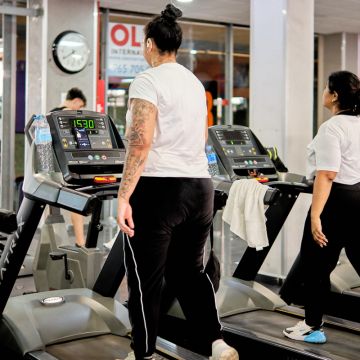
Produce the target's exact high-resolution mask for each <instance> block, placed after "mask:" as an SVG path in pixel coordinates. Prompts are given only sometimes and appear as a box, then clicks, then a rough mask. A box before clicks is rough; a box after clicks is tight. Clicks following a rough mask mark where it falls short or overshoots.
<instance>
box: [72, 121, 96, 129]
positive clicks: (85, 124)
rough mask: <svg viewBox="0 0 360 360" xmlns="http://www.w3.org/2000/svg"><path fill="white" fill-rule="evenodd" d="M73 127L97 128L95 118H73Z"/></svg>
mask: <svg viewBox="0 0 360 360" xmlns="http://www.w3.org/2000/svg"><path fill="white" fill-rule="evenodd" d="M71 125H72V127H73V128H78V129H95V128H96V124H95V120H94V119H71Z"/></svg>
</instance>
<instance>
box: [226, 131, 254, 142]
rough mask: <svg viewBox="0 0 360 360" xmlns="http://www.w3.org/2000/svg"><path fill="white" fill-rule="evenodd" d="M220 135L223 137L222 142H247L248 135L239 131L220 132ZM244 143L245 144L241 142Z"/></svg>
mask: <svg viewBox="0 0 360 360" xmlns="http://www.w3.org/2000/svg"><path fill="white" fill-rule="evenodd" d="M221 135H222V136H223V138H224V140H248V139H249V138H248V135H247V134H246V132H245V133H244V132H241V131H239V130H233V131H229V130H228V131H222V132H221ZM243 143H245V142H243Z"/></svg>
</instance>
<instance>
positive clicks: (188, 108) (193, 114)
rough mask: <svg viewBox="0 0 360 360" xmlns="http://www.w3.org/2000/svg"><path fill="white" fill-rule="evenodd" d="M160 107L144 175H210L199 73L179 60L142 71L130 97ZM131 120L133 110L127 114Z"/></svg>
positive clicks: (204, 104) (204, 109)
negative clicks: (197, 76) (206, 153)
mask: <svg viewBox="0 0 360 360" xmlns="http://www.w3.org/2000/svg"><path fill="white" fill-rule="evenodd" d="M134 98H138V99H143V100H147V101H149V102H151V103H152V104H154V105H155V106H156V107H157V110H158V116H157V123H156V127H155V133H154V138H153V143H152V147H151V150H150V152H149V156H148V159H147V161H146V164H145V169H144V171H143V173H142V176H158V177H192V178H208V177H210V175H209V171H208V163H207V158H206V155H205V131H206V116H207V109H206V98H205V90H204V87H203V85H202V84H201V82H200V81H199V80H198V79H197V78H196V76H195V75H194V74H193V73H192V72H191V71H189V70H188V69H186V68H185V67H184V66H182V65H180V64H177V63H165V64H162V65H159V66H156V67H154V68H150V69H147V70H146V71H144V72H143V73H141V74H139V75H138V76H137V77H136V78H135V79H134V81H133V82H132V83H131V85H130V89H129V99H134ZM126 121H127V124H128V125H129V123H131V112H130V111H129V110H128V111H127V114H126Z"/></svg>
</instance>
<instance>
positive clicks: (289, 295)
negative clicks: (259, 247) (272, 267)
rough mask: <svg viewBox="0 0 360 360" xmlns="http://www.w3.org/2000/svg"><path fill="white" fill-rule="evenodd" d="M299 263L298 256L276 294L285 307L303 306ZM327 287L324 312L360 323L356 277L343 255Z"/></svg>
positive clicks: (359, 291) (359, 303)
mask: <svg viewBox="0 0 360 360" xmlns="http://www.w3.org/2000/svg"><path fill="white" fill-rule="evenodd" d="M302 264H303V263H302V261H301V257H300V253H299V254H298V256H297V257H296V259H295V261H294V263H293V265H292V267H291V269H290V271H289V273H288V275H287V276H286V278H285V280H284V283H283V285H282V286H281V288H280V291H279V294H280V296H281V298H282V299H283V300H284V301H285V302H286V303H287V304H295V305H298V306H302V305H304V297H303V288H304V283H303V277H302V274H303V270H302V266H303V265H302ZM329 288H330V292H329V294H328V298H327V304H326V308H325V313H326V314H327V315H330V316H335V317H340V318H343V319H347V320H350V321H355V322H360V313H359V306H360V277H359V275H358V274H357V272H356V271H355V269H354V267H353V266H352V265H351V263H350V261H349V259H348V258H347V256H346V254H345V252H342V253H341V255H340V258H339V261H338V264H337V266H336V267H335V269H334V270H333V271H332V273H331V274H330V283H329Z"/></svg>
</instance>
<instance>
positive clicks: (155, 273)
mask: <svg viewBox="0 0 360 360" xmlns="http://www.w3.org/2000/svg"><path fill="white" fill-rule="evenodd" d="M181 15H182V13H181V11H180V10H179V9H177V8H176V7H174V6H173V5H172V4H168V5H167V6H166V8H165V10H164V11H162V12H161V15H160V16H156V17H155V18H154V19H153V20H152V21H150V22H149V23H148V24H147V25H146V26H145V38H144V50H143V54H144V57H145V59H146V61H147V63H148V64H149V65H150V68H149V69H148V70H146V71H144V72H143V73H141V74H139V75H138V76H136V78H135V79H134V81H133V82H132V84H131V86H130V89H129V108H128V112H127V122H128V123H129V124H130V126H129V128H128V129H127V140H128V148H127V154H126V160H125V166H124V171H123V176H122V179H121V183H120V187H119V192H118V215H117V220H118V224H119V226H120V229H121V231H123V233H124V234H125V245H124V247H125V262H126V270H127V283H128V290H129V299H128V309H129V316H130V321H131V325H132V348H133V350H134V352H132V353H130V354H129V355H128V357H127V358H126V360H130V359H136V360H142V359H152V358H153V353H154V351H155V343H156V338H157V334H158V327H159V317H160V303H161V299H162V290H163V285H164V283H166V286H167V287H168V288H169V289H170V290H171V292H172V293H173V294H175V296H176V298H177V299H178V301H179V303H180V305H181V308H182V310H183V312H184V314H185V316H186V319H187V321H188V322H189V327H190V328H192V329H196V333H197V334H199V335H200V334H201V336H202V337H204V338H206V343H207V344H208V352H209V355H210V353H211V359H212V360H219V359H222V360H237V359H238V353H237V351H236V350H235V349H234V348H232V347H230V346H229V345H227V344H226V343H225V342H224V341H223V339H222V327H221V324H220V321H219V316H218V312H217V308H216V304H215V293H214V289H213V286H212V283H211V281H210V279H209V277H208V276H207V275H206V273H205V272H204V265H203V262H204V246H205V242H206V240H207V238H208V235H209V231H210V227H211V223H212V217H213V201H214V189H213V185H212V180H211V178H210V175H209V172H208V163H207V159H206V155H205V144H206V141H207V108H206V97H205V90H204V87H203V85H202V84H201V82H200V81H199V80H198V79H197V78H196V77H195V76H194V74H193V73H192V72H190V71H189V70H188V69H186V68H185V67H183V66H182V65H180V64H178V63H177V62H176V54H177V50H178V48H179V47H180V45H181V42H182V30H181V27H180V26H179V24H178V23H177V21H176V20H177V18H179V17H181Z"/></svg>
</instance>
